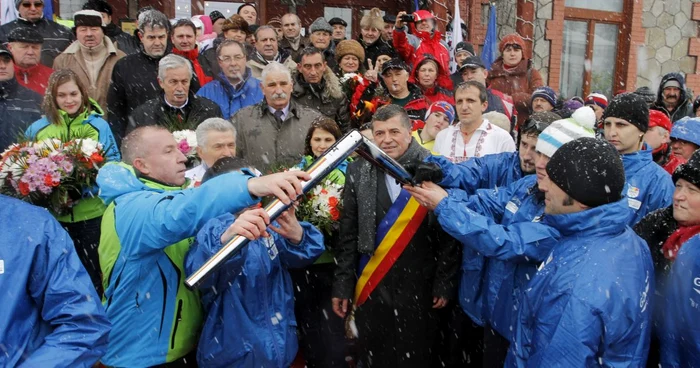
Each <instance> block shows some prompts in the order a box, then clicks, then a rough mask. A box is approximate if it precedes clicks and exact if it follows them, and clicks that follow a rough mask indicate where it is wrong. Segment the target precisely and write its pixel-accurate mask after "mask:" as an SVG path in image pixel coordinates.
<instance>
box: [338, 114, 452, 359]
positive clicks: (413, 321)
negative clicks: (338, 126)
mask: <svg viewBox="0 0 700 368" xmlns="http://www.w3.org/2000/svg"><path fill="white" fill-rule="evenodd" d="M372 134H373V137H374V141H375V142H376V144H377V145H378V146H379V147H380V148H381V149H382V150H383V151H384V152H385V153H386V154H387V155H389V156H390V157H391V158H393V159H395V160H397V161H398V162H399V163H400V164H402V165H405V164H407V163H411V162H418V161H422V160H423V159H425V158H426V157H427V156H428V155H429V154H430V153H429V151H427V150H425V149H424V148H422V147H420V145H419V144H418V142H416V141H415V140H413V138H412V137H411V121H410V119H409V117H408V115H407V114H406V112H405V111H404V110H403V109H402V108H401V107H400V106H398V105H387V106H385V107H382V108H381V109H379V110H377V112H376V114H375V115H374V117H373V121H372ZM340 221H341V224H340V225H341V226H340V229H341V230H340V238H341V239H340V242H339V244H338V246H337V249H336V250H335V255H336V260H337V263H338V267H337V268H336V271H335V280H334V284H333V310H334V312H335V313H336V314H338V315H339V316H341V317H346V316H347V315H348V312H350V308H351V307H350V305H351V304H352V313H351V314H352V315H353V317H352V318H354V321H355V325H356V327H357V335H358V342H359V348H360V350H359V356H358V358H359V360H360V361H361V362H362V365H363V366H364V367H428V366H430V365H431V359H432V358H433V357H432V356H431V348H432V346H433V341H434V339H435V338H436V332H437V327H436V326H437V320H438V317H437V314H436V312H437V310H438V309H440V308H443V307H445V306H446V305H447V302H448V300H449V299H451V298H453V296H454V294H455V291H456V281H457V271H458V266H459V248H458V247H457V246H456V243H455V241H454V240H453V239H452V238H450V237H449V236H448V235H447V234H446V233H445V232H444V231H443V230H442V229H441V228H440V226H439V224H438V223H437V221H436V220H435V217H434V215H433V214H432V213H429V211H428V209H426V208H425V207H423V206H421V205H420V204H419V203H418V202H417V201H416V200H415V199H414V198H412V197H411V196H410V194H409V193H408V192H407V191H406V190H404V189H402V188H401V186H400V184H398V183H397V182H396V181H395V180H394V179H393V178H391V177H390V176H388V175H385V174H383V173H382V172H381V171H379V169H377V168H376V167H374V166H372V165H371V164H370V163H369V162H367V161H365V160H358V161H356V162H355V163H353V164H351V165H350V166H349V168H348V172H347V181H346V185H345V191H344V193H343V214H342V217H341V220H340ZM351 299H352V302H350V301H351Z"/></svg>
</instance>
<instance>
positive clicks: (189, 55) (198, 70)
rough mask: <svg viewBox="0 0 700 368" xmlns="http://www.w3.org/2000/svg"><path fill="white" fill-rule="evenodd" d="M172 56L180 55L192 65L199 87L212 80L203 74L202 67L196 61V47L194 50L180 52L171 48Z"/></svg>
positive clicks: (197, 52)
mask: <svg viewBox="0 0 700 368" xmlns="http://www.w3.org/2000/svg"><path fill="white" fill-rule="evenodd" d="M173 54H175V55H180V56H182V57H184V58H185V59H187V60H189V61H190V62H191V63H192V69H193V70H194V74H196V75H197V79H199V85H200V86H203V85H205V84H207V83H209V82H211V81H212V80H214V78H212V77H210V76H208V75H206V74H205V73H204V70H203V69H202V65H201V64H199V59H198V57H199V49H198V48H197V47H195V48H194V49H192V50H190V51H182V50H178V49H177V48H175V47H173Z"/></svg>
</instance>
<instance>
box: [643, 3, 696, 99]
mask: <svg viewBox="0 0 700 368" xmlns="http://www.w3.org/2000/svg"><path fill="white" fill-rule="evenodd" d="M699 1H700V0H674V1H663V0H644V12H643V14H642V27H643V28H644V31H645V42H644V45H643V46H642V47H640V49H639V59H638V61H637V87H641V86H648V87H649V88H651V89H652V90H656V89H657V88H658V86H659V82H660V80H661V77H662V76H663V75H664V74H666V73H670V72H678V71H680V72H681V73H683V74H684V75H692V74H695V73H696V72H697V68H696V64H697V57H696V56H692V55H690V54H689V51H690V50H689V46H690V41H691V40H692V39H696V38H697V37H698V22H696V21H695V20H693V6H694V4H698V2H699ZM695 79H696V78H690V80H689V84H690V87H691V88H692V89H694V90H695V92H696V93H697V92H700V85H698V83H697V81H696V80H695Z"/></svg>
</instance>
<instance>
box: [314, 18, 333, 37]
mask: <svg viewBox="0 0 700 368" xmlns="http://www.w3.org/2000/svg"><path fill="white" fill-rule="evenodd" d="M316 31H325V32H328V33H333V27H331V25H330V24H329V23H328V21H326V19H325V18H323V17H318V18H316V20H315V21H314V22H313V23H311V25H310V26H309V34H311V33H314V32H316Z"/></svg>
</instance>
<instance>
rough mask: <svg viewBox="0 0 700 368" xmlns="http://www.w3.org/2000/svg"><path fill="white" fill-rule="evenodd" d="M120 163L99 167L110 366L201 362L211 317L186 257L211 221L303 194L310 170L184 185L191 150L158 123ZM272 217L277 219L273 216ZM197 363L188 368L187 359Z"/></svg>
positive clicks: (135, 138) (129, 141) (135, 137)
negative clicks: (190, 280) (188, 277)
mask: <svg viewBox="0 0 700 368" xmlns="http://www.w3.org/2000/svg"><path fill="white" fill-rule="evenodd" d="M122 153H123V160H124V162H122V163H118V164H115V163H110V164H107V165H105V166H104V167H103V168H102V169H100V172H99V175H98V177H97V183H98V185H99V186H100V198H102V200H103V201H104V202H105V203H106V204H107V205H108V207H107V211H106V212H105V214H104V217H103V220H102V234H101V238H100V246H99V253H100V267H101V268H102V271H103V275H104V280H103V284H104V288H105V300H104V305H105V310H106V311H107V316H108V317H109V319H110V321H111V322H112V325H113V328H112V331H111V333H110V336H109V340H110V344H109V348H108V349H107V353H106V354H105V356H104V358H103V359H102V362H103V363H104V364H106V365H108V366H115V367H148V366H154V365H159V364H175V365H177V364H180V365H181V366H189V365H192V364H195V362H196V359H195V354H194V350H195V346H196V344H197V340H198V338H199V329H200V327H201V325H202V322H203V320H204V318H203V311H202V305H201V302H200V300H199V295H198V293H196V292H192V291H189V290H188V289H187V288H186V287H185V285H184V280H185V277H184V275H185V272H184V258H185V253H186V252H187V250H188V249H189V246H190V244H191V243H192V240H191V239H190V237H192V236H194V235H195V234H196V232H197V230H199V228H200V227H202V226H203V225H204V224H205V223H206V221H208V220H209V219H212V218H214V217H216V216H219V215H222V214H225V213H232V212H238V211H240V210H242V209H243V208H246V207H249V206H251V205H253V204H255V203H257V202H258V200H259V199H258V197H261V196H266V195H270V194H274V195H275V196H277V197H278V198H279V199H280V200H282V201H283V202H284V203H290V201H291V200H290V198H296V196H297V195H298V194H300V193H301V183H300V182H299V180H300V179H301V180H309V179H310V177H309V176H308V174H306V173H303V172H287V173H280V174H274V175H270V176H267V177H261V178H251V177H250V176H247V175H243V174H240V173H229V174H224V175H221V176H219V177H217V178H215V179H212V180H210V181H209V182H208V183H206V184H205V185H202V186H201V187H199V188H192V189H186V190H183V189H182V188H183V187H185V186H186V185H187V182H186V180H185V162H186V158H185V156H184V155H183V154H182V153H181V152H180V151H179V150H178V148H177V142H175V139H174V138H173V136H172V134H171V133H170V132H168V131H167V130H166V129H165V128H163V127H159V126H147V127H142V128H137V129H135V130H134V131H132V132H131V133H129V135H127V137H126V138H125V139H124V143H123V145H122ZM265 221H266V222H267V223H269V219H268V218H265ZM188 364H189V365H188Z"/></svg>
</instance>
